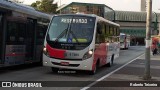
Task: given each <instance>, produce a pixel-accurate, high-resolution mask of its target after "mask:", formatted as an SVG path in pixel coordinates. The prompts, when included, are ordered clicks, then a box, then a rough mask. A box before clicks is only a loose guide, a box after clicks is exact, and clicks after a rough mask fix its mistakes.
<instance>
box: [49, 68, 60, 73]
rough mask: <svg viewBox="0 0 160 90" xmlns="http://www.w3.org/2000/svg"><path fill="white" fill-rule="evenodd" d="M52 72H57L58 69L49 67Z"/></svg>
mask: <svg viewBox="0 0 160 90" xmlns="http://www.w3.org/2000/svg"><path fill="white" fill-rule="evenodd" d="M51 70H52V72H58V70H59V68H54V67H51Z"/></svg>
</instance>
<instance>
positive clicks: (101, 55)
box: [92, 43, 108, 70]
mask: <svg viewBox="0 0 160 90" xmlns="http://www.w3.org/2000/svg"><path fill="white" fill-rule="evenodd" d="M107 53H108V47H107V45H106V43H101V44H100V45H98V46H96V50H95V52H94V60H93V64H92V70H94V69H95V66H96V63H97V60H98V59H99V65H100V66H103V65H105V64H106V63H107V62H106V59H107Z"/></svg>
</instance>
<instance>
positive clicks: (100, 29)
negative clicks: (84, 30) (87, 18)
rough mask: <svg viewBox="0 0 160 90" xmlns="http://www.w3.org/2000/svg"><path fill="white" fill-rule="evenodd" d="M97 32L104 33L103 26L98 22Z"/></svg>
mask: <svg viewBox="0 0 160 90" xmlns="http://www.w3.org/2000/svg"><path fill="white" fill-rule="evenodd" d="M97 33H98V34H102V28H101V26H100V24H97Z"/></svg>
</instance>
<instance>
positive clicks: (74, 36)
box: [70, 30, 80, 44]
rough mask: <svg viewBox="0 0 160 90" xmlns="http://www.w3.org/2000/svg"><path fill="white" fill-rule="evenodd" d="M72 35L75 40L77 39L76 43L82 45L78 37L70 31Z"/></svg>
mask: <svg viewBox="0 0 160 90" xmlns="http://www.w3.org/2000/svg"><path fill="white" fill-rule="evenodd" d="M70 33H71V34H72V36H73V38H75V40H76V42H77V43H78V44H80V43H79V41H78V39H77V37H76V35H75V34H74V33H73V31H72V30H70Z"/></svg>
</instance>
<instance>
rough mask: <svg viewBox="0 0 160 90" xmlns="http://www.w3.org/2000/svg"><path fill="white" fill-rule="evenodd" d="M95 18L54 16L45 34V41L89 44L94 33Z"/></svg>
mask: <svg viewBox="0 0 160 90" xmlns="http://www.w3.org/2000/svg"><path fill="white" fill-rule="evenodd" d="M94 24H95V18H93V17H86V16H72V15H70V16H69V15H68V16H67V15H66V16H55V17H54V18H53V19H52V22H51V24H50V27H49V31H48V33H47V41H50V42H56V43H89V42H91V41H92V38H93V33H94Z"/></svg>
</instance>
